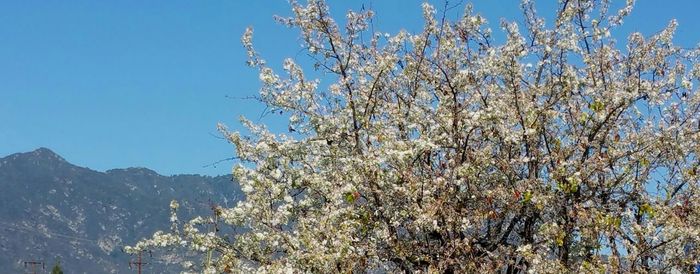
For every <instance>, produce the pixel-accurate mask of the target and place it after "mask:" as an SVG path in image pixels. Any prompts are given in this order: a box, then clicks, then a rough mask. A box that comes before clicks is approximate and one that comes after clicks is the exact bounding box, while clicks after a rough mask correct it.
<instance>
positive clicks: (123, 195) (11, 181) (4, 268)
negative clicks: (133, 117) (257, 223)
mask: <svg viewBox="0 0 700 274" xmlns="http://www.w3.org/2000/svg"><path fill="white" fill-rule="evenodd" d="M241 196H242V194H241V191H240V190H239V189H238V184H236V183H235V182H232V180H231V176H217V177H211V176H200V175H175V176H163V175H159V174H158V173H156V172H154V171H152V170H149V169H146V168H126V169H112V170H109V171H106V172H99V171H95V170H91V169H89V168H84V167H79V166H76V165H73V164H71V163H69V162H67V161H66V160H65V159H63V158H62V157H61V156H59V155H57V154H56V153H54V152H53V151H51V150H49V149H46V148H40V149H37V150H35V151H32V152H27V153H16V154H12V155H9V156H7V157H4V158H0V273H24V272H23V271H26V270H29V267H30V266H27V267H28V268H27V269H25V265H24V262H26V261H43V262H45V265H46V269H47V270H48V269H50V268H51V267H52V266H53V264H54V262H55V261H56V260H60V262H61V267H62V268H63V271H64V272H65V273H132V272H133V273H135V270H134V269H130V268H129V261H130V260H133V259H135V258H133V257H132V256H129V255H128V254H125V253H124V252H123V251H122V249H121V248H122V247H123V246H124V245H131V244H134V243H136V242H137V241H138V240H139V239H142V238H144V237H148V236H150V235H152V234H153V233H154V232H155V231H157V230H168V229H169V227H170V222H169V217H170V215H169V204H170V201H171V200H173V199H176V200H178V201H179V202H180V210H179V215H180V216H179V217H180V219H181V220H186V219H188V218H189V217H191V216H195V215H209V214H211V209H210V208H211V207H210V206H211V203H217V204H230V203H233V202H235V201H237V200H239V199H240V198H241ZM164 256H165V255H162V256H161V255H160V254H155V253H153V254H146V255H144V257H143V258H144V262H147V263H149V264H147V265H144V273H175V272H177V271H176V269H177V267H178V265H177V264H176V263H177V262H178V260H180V259H181V258H173V257H164ZM166 261H167V262H170V263H175V264H174V265H173V264H171V265H165V264H164V262H166Z"/></svg>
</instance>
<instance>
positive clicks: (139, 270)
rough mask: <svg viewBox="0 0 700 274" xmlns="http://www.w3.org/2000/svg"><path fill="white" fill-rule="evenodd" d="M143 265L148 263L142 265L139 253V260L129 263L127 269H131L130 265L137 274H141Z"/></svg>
mask: <svg viewBox="0 0 700 274" xmlns="http://www.w3.org/2000/svg"><path fill="white" fill-rule="evenodd" d="M145 264H148V263H144V262H143V261H142V260H141V252H140V251H139V259H138V260H137V261H129V268H131V266H132V265H135V266H136V267H137V268H138V273H139V274H141V266H142V265H145Z"/></svg>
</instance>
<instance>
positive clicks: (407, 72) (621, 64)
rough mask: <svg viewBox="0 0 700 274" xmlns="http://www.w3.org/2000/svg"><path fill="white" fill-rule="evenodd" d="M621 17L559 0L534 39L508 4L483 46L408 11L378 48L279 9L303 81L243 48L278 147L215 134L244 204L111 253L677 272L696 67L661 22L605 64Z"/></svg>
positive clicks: (358, 266)
mask: <svg viewBox="0 0 700 274" xmlns="http://www.w3.org/2000/svg"><path fill="white" fill-rule="evenodd" d="M633 4H634V3H633V1H628V2H627V4H626V5H625V6H624V7H622V9H621V10H618V11H609V8H610V1H608V0H577V1H560V7H559V8H558V9H557V11H556V17H555V23H554V24H552V25H551V26H550V27H548V25H547V24H545V20H544V19H543V18H542V17H540V16H539V15H537V13H536V11H535V8H534V4H533V3H532V1H529V0H525V1H523V2H522V5H521V7H522V9H523V14H524V19H525V20H524V22H525V24H524V25H519V24H517V23H515V22H503V23H502V24H501V28H502V29H503V31H504V33H505V38H506V39H505V40H504V42H503V44H497V43H496V41H494V38H492V36H491V33H492V30H491V29H490V28H488V25H487V24H488V23H487V21H486V20H485V19H484V18H483V17H482V16H481V15H479V14H475V13H474V12H473V8H472V7H471V6H467V7H466V8H465V11H464V15H463V17H462V18H460V19H458V20H457V21H455V22H451V21H450V20H448V19H443V18H441V17H440V16H441V12H440V11H438V10H437V9H435V8H434V7H433V6H431V5H430V4H427V3H425V4H423V6H422V8H423V16H424V19H425V25H424V28H423V30H422V31H421V32H419V33H415V34H412V33H408V32H406V31H402V32H399V33H397V34H395V35H393V36H392V35H386V34H385V33H381V32H373V31H374V30H373V29H372V28H370V27H369V26H371V20H372V18H373V16H374V13H373V12H371V11H361V12H350V13H348V15H347V18H346V19H347V20H346V22H347V24H346V26H345V27H342V26H339V25H338V23H336V21H334V20H333V19H332V18H331V16H330V15H329V9H328V7H327V6H326V3H325V2H324V1H321V0H309V1H308V2H307V3H305V4H300V3H297V2H295V1H292V10H293V13H294V15H293V16H292V17H290V18H281V17H279V18H276V19H277V21H279V22H281V23H282V24H285V25H288V26H290V27H295V28H298V29H299V30H300V32H301V40H302V45H301V46H302V47H303V48H304V49H305V50H306V51H307V53H308V56H310V58H311V60H312V61H313V68H309V69H314V70H317V71H320V72H322V73H320V74H321V75H323V76H322V77H321V78H320V79H307V78H306V75H305V74H304V69H303V68H302V66H300V65H299V64H297V62H295V60H293V59H287V60H285V61H284V63H283V71H282V72H279V74H278V73H276V72H275V71H274V70H273V69H272V68H271V67H269V66H268V65H267V63H266V62H265V61H264V60H263V59H262V58H261V57H260V56H259V54H258V52H256V51H255V49H254V48H253V46H252V34H253V33H252V29H248V30H247V31H246V33H245V34H244V36H243V38H242V42H243V44H244V47H245V49H246V51H247V53H248V57H249V64H250V65H251V66H252V67H254V68H256V69H258V70H259V72H260V80H261V85H262V87H261V90H260V97H259V98H260V100H261V101H262V102H263V103H265V104H266V105H267V107H268V109H270V110H272V111H274V112H275V113H278V112H279V113H286V114H288V115H289V116H288V117H289V123H290V127H289V129H290V130H289V131H290V132H289V133H281V132H270V131H269V130H268V129H267V128H266V127H264V126H262V125H256V124H255V123H253V122H251V121H249V120H246V119H242V124H243V125H244V126H245V127H246V128H247V129H248V130H247V132H249V134H248V135H247V136H243V135H242V134H241V133H238V132H230V131H228V130H227V129H226V127H224V126H220V129H221V130H222V132H223V133H224V134H225V135H226V137H227V138H228V140H229V141H230V142H231V143H233V144H234V145H235V148H236V156H237V159H239V160H240V163H239V164H237V165H236V166H235V167H234V169H233V176H234V177H235V179H236V180H237V182H238V183H239V184H240V186H241V190H242V191H243V193H244V194H245V199H243V200H241V201H239V202H238V203H237V204H236V205H235V206H233V207H231V208H216V210H215V214H214V217H209V218H202V217H200V218H196V219H194V220H192V221H189V222H187V223H184V224H183V225H182V230H180V229H178V226H177V225H173V231H172V232H171V233H157V234H156V235H154V237H153V238H152V239H149V240H145V241H143V242H140V243H138V244H137V245H136V246H135V247H131V248H129V249H128V250H127V251H130V252H137V251H138V250H142V249H145V248H152V247H163V246H172V245H178V246H186V247H188V248H191V249H192V250H195V251H197V252H199V253H201V254H202V257H203V259H202V261H203V262H204V263H203V264H202V267H203V268H202V269H203V270H202V271H205V272H207V271H208V272H211V273H214V272H253V271H257V272H285V273H297V272H321V273H330V272H355V271H357V272H434V271H435V272H447V271H450V272H459V273H471V272H475V271H477V270H480V271H486V272H507V273H515V272H526V271H530V272H534V273H564V272H611V273H621V272H625V273H628V272H630V273H631V272H634V273H637V272H667V271H670V270H672V269H675V270H678V271H686V270H688V269H691V268H692V267H693V265H694V264H697V263H698V261H697V260H698V259H697V258H700V248H698V246H699V244H700V202H698V201H699V199H698V198H700V189H699V187H700V185H699V184H698V165H699V164H698V158H697V155H698V153H700V130H699V128H700V120H699V118H700V93H698V92H697V89H694V87H696V86H697V82H698V80H700V79H699V77H700V65H698V64H700V62H699V61H700V60H698V58H699V57H700V51H698V50H697V49H682V48H680V47H678V46H675V45H674V44H673V43H672V37H673V34H674V30H675V27H676V23H675V21H672V22H671V23H670V24H669V25H668V26H667V27H666V28H665V29H664V30H662V31H660V32H658V33H657V34H655V35H652V36H644V35H642V34H640V33H633V34H631V35H629V36H628V38H627V41H626V43H625V44H624V47H625V48H624V49H621V47H620V46H618V41H616V40H615V39H614V38H613V37H612V36H611V35H610V31H611V30H613V29H614V28H616V27H617V26H618V25H620V24H622V21H623V18H624V17H625V16H627V15H628V14H629V13H630V12H631V10H632V7H633ZM171 208H172V209H173V211H175V210H176V209H177V203H174V204H173V205H171ZM174 214H175V213H173V218H171V220H172V221H173V222H174V223H177V222H178V219H177V217H176V216H175V215H174ZM212 224H220V225H226V226H229V227H232V228H233V229H234V230H235V232H236V233H234V234H232V235H231V234H229V235H222V234H223V233H217V232H216V231H212V230H211V229H208V228H207V227H211V225H212Z"/></svg>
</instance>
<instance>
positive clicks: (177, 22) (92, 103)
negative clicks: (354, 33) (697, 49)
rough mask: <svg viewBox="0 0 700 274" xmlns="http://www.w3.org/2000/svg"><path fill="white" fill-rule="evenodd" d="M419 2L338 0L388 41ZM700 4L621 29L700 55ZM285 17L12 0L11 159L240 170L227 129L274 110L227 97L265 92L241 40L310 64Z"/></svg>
mask: <svg viewBox="0 0 700 274" xmlns="http://www.w3.org/2000/svg"><path fill="white" fill-rule="evenodd" d="M432 2H433V3H435V5H436V6H438V7H441V6H442V5H443V3H444V2H443V1H432ZM472 2H473V3H474V7H475V10H476V11H477V12H480V13H481V14H483V15H484V16H486V18H487V19H488V20H489V21H490V22H491V26H492V27H493V28H494V30H495V31H496V32H497V31H498V30H497V26H498V25H497V24H498V21H499V20H500V18H506V19H510V20H517V19H519V14H520V11H519V1H505V0H504V1H488V0H480V1H472ZM540 2H542V3H539V4H538V9H539V11H540V13H541V14H549V15H551V14H553V12H554V10H553V7H554V6H553V5H552V4H551V3H553V2H554V1H551V0H540ZM545 2H546V3H545ZM421 3H422V1H419V0H381V1H380V0H374V1H371V0H357V1H339V0H336V1H333V0H331V1H329V4H330V6H331V9H332V12H333V13H334V14H335V15H336V17H339V16H342V15H343V14H344V12H346V11H347V10H349V9H356V10H357V9H360V8H361V7H362V5H363V4H364V5H365V6H366V7H369V6H372V8H373V9H374V10H375V11H376V13H377V18H376V20H375V28H376V29H377V30H380V31H384V32H390V33H396V32H397V31H398V30H400V29H401V28H405V29H407V30H409V31H418V30H419V29H420V28H421V25H422V20H421V10H420V4H421ZM450 3H457V1H451V2H450ZM463 3H466V1H465V2H463ZM463 3H462V4H461V5H460V8H457V9H455V10H454V11H453V12H451V13H450V15H451V16H452V17H453V18H454V17H455V16H457V15H458V14H459V12H461V6H463V5H464V4H463ZM698 9H700V2H699V1H696V0H674V1H651V0H640V1H638V3H637V6H636V8H635V10H634V12H633V14H632V16H631V17H630V18H628V19H627V20H626V22H625V27H624V28H623V29H621V30H620V31H619V33H624V32H626V31H641V32H643V33H645V34H650V33H653V32H656V31H658V30H659V29H661V28H663V27H664V26H666V24H667V22H668V21H669V20H670V19H671V18H677V19H678V21H679V23H680V26H679V28H678V32H677V35H676V39H675V41H676V43H679V44H681V45H684V46H687V47H692V46H695V45H696V44H697V42H700V31H697V30H700V18H698V16H697V15H696V12H695V10H698ZM275 14H277V15H289V14H290V11H289V5H288V3H287V1H286V0H268V1H234V0H225V1H224V0H221V1H191V0H169V1H87V0H86V1H33V0H23V1H7V0H0V41H1V42H0V157H2V156H5V155H8V154H11V153H15V152H23V151H30V150H33V149H35V148H37V147H48V148H51V149H53V150H54V151H56V152H57V153H59V154H61V155H62V156H63V157H65V158H66V159H67V160H68V161H71V162H73V163H75V164H78V165H81V166H87V167H90V168H93V169H96V170H106V169H111V168H120V167H129V166H141V167H148V168H151V169H154V170H156V171H157V172H159V173H162V174H179V173H199V174H208V175H218V174H225V173H228V172H229V171H230V166H231V165H232V163H231V162H224V163H221V164H219V165H217V166H216V167H212V166H208V167H204V166H205V165H207V164H210V163H213V162H216V161H217V160H220V159H224V158H228V157H231V156H232V155H233V147H232V146H231V145H229V144H228V143H226V142H225V141H224V140H221V139H219V138H216V137H215V136H218V134H217V131H216V124H217V123H218V122H223V123H225V124H227V125H228V126H229V127H230V128H231V129H234V130H236V129H238V128H239V125H238V122H237V121H238V119H237V117H238V116H240V115H245V116H247V117H250V118H253V120H257V119H258V118H257V117H259V116H260V113H261V112H262V110H263V108H264V107H263V106H261V105H259V104H257V103H255V102H253V101H245V100H236V99H229V98H227V96H228V97H243V96H251V95H255V94H256V93H257V88H258V77H257V72H256V71H254V70H252V69H250V68H248V67H246V66H245V65H244V62H245V51H244V50H243V49H242V47H241V46H240V43H239V40H240V36H241V34H242V33H243V31H244V30H245V28H246V27H247V26H253V27H254V28H255V36H254V42H255V45H256V47H257V48H258V49H259V51H260V52H261V53H262V54H263V55H264V57H265V59H267V60H268V62H270V63H271V64H280V63H281V62H282V60H283V59H284V58H285V57H288V56H291V57H296V56H300V55H299V48H298V46H297V45H298V44H299V42H298V33H297V32H296V31H295V30H290V29H287V28H286V27H283V26H280V25H277V24H276V23H275V22H274V21H273V20H272V16H273V15H275ZM613 35H615V34H613ZM618 38H622V36H621V37H618ZM620 40H621V41H623V39H620ZM301 56H302V57H303V55H301ZM300 58H301V57H300ZM279 119H280V118H279V117H275V116H266V117H264V118H262V119H261V120H259V121H260V122H262V123H268V124H277V125H279V124H281V123H282V122H283V121H279Z"/></svg>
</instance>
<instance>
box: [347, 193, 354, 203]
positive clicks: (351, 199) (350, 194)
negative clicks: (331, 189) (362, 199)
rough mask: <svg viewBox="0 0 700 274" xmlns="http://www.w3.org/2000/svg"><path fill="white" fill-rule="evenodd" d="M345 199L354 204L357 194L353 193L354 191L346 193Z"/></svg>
mask: <svg viewBox="0 0 700 274" xmlns="http://www.w3.org/2000/svg"><path fill="white" fill-rule="evenodd" d="M345 201H346V202H348V203H350V204H352V203H353V202H355V195H353V194H352V192H347V193H345Z"/></svg>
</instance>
